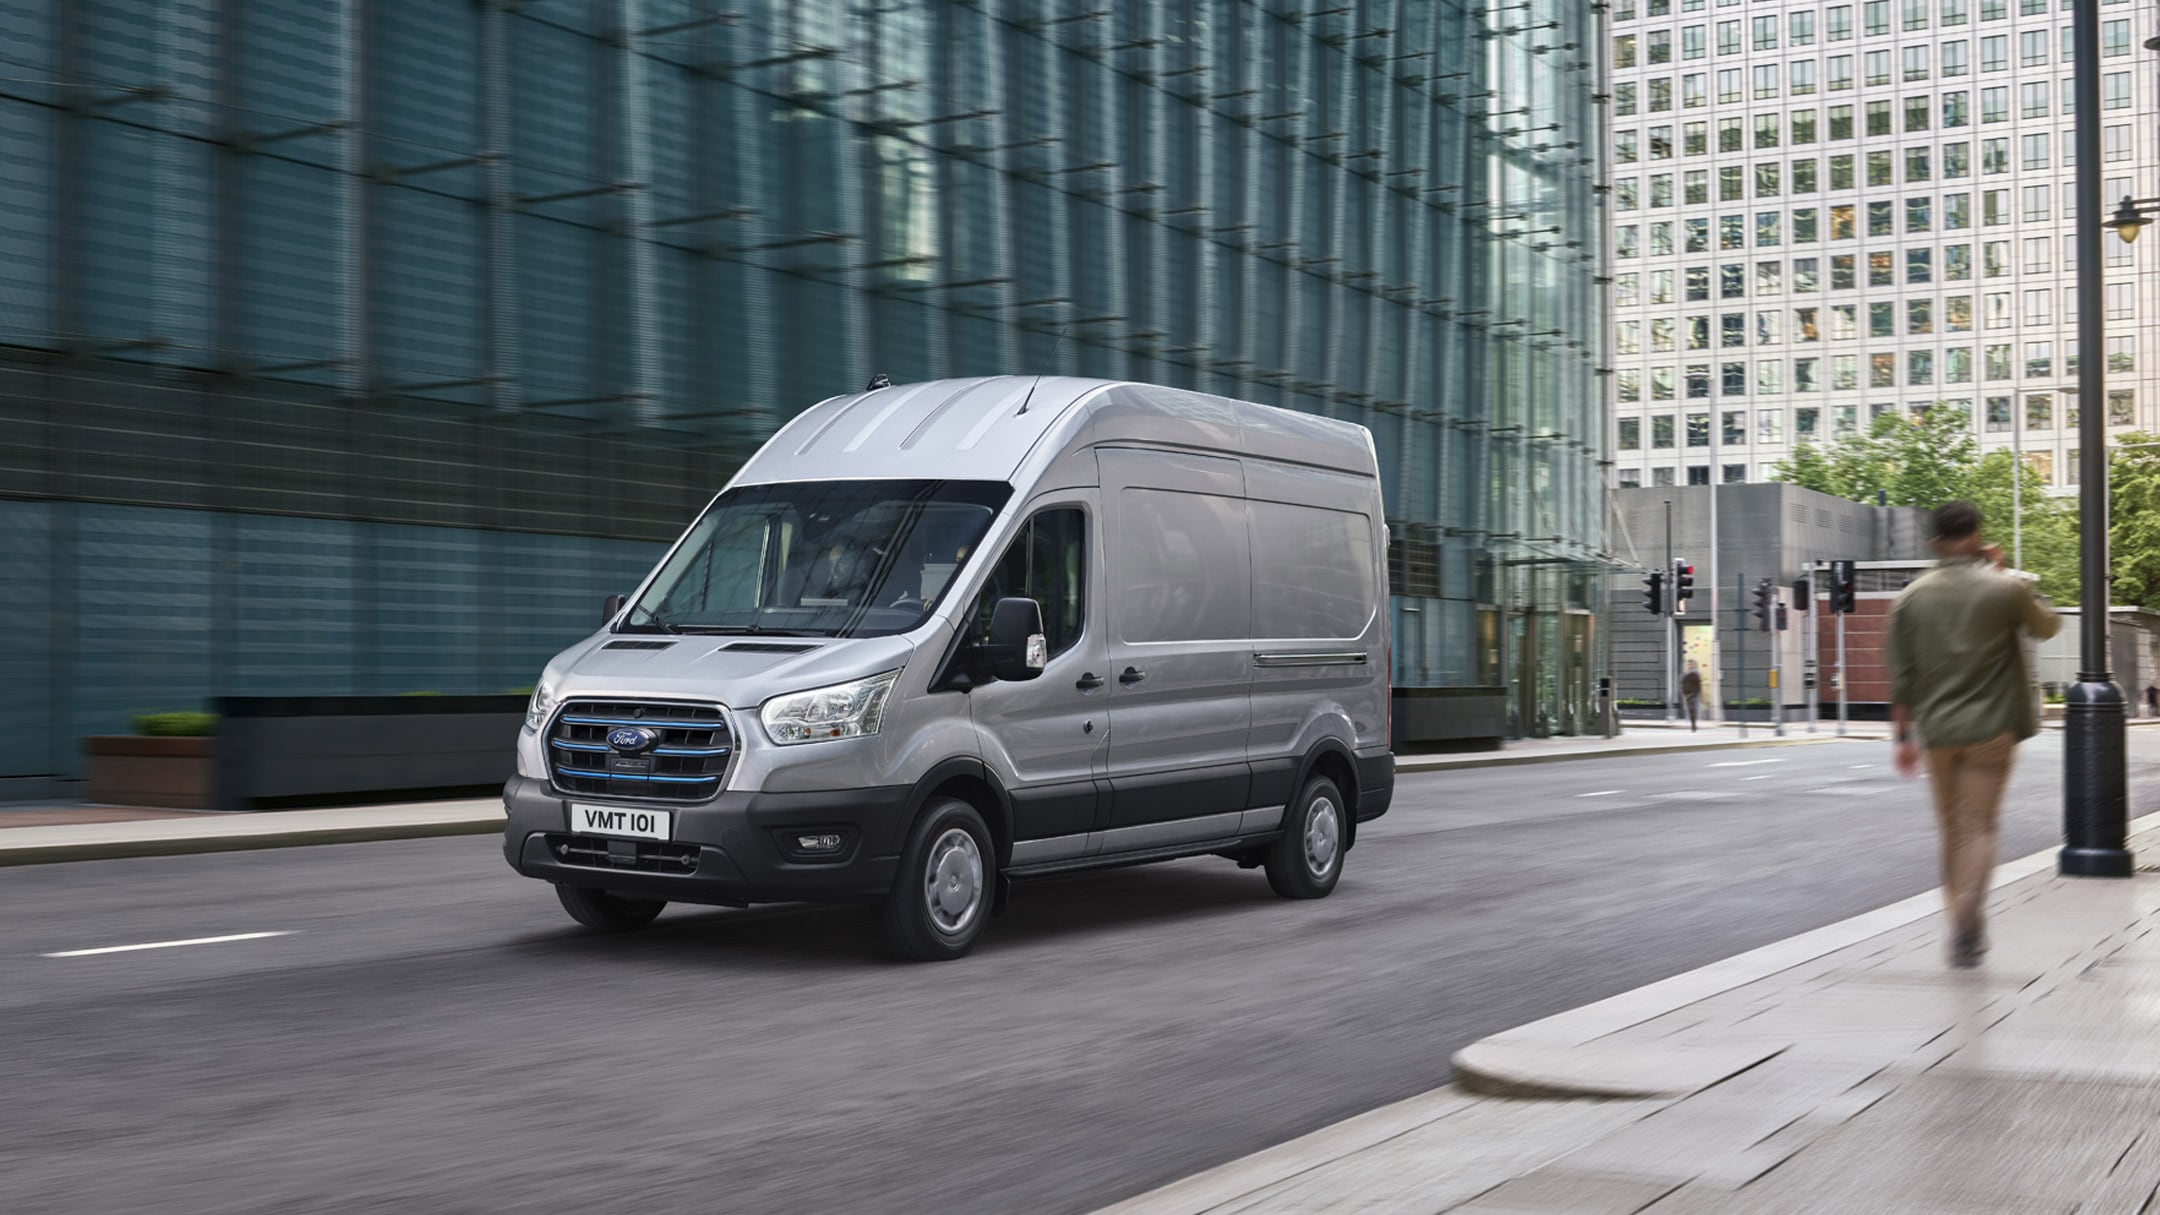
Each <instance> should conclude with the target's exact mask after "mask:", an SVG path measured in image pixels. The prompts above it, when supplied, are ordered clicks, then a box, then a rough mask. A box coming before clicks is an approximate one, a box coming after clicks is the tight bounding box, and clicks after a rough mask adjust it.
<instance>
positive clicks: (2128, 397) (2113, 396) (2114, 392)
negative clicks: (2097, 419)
mask: <svg viewBox="0 0 2160 1215" xmlns="http://www.w3.org/2000/svg"><path fill="white" fill-rule="evenodd" d="M2107 411H2108V425H2110V426H2135V425H2137V392H2136V390H2135V389H2130V388H2111V389H2109V390H2108V394H2107Z"/></svg>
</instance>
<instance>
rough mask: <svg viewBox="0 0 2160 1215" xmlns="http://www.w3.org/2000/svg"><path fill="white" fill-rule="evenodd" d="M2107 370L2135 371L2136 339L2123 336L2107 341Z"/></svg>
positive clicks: (2126, 335)
mask: <svg viewBox="0 0 2160 1215" xmlns="http://www.w3.org/2000/svg"><path fill="white" fill-rule="evenodd" d="M2107 369H2108V371H2109V372H2111V373H2112V372H2118V371H2136V370H2137V339H2136V338H2134V337H2132V336H2130V335H2128V334H2123V335H2120V336H2116V337H2110V338H2108V340H2107Z"/></svg>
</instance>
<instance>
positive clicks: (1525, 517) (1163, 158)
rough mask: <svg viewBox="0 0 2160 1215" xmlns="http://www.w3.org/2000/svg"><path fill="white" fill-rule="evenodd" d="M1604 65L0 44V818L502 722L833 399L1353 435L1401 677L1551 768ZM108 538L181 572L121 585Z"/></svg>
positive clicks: (1315, 32) (110, 16)
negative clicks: (197, 733) (157, 539)
mask: <svg viewBox="0 0 2160 1215" xmlns="http://www.w3.org/2000/svg"><path fill="white" fill-rule="evenodd" d="M1597 21H1598V17H1597V16H1596V14H1594V13H1593V12H1591V10H1590V6H1586V5H1580V4H1575V3H1568V2H1565V0H1528V2H1527V3H1511V4H1506V5H1501V4H1485V3H1468V4H1457V3H1431V2H1428V0H1355V2H1353V3H1346V4H1342V5H1332V6H1326V7H1324V8H1316V9H1314V10H1313V11H1310V12H1307V11H1302V10H1284V9H1282V8H1281V7H1280V6H1275V5H1262V4H1258V3H1253V2H1251V0H1170V2H1157V3H1132V4H1118V5H1097V6H1092V7H1091V6H1088V5H1077V4H1076V5H1065V6H1057V5H1048V6H1046V5H1043V4H1040V3H1034V2H1032V0H1028V2H1023V0H985V2H983V3H976V4H960V3H949V2H945V0H890V2H888V3H883V4H879V5H873V6H863V5H857V4H851V3H841V2H839V0H787V2H784V3H783V2H781V0H735V2H730V3H727V4H720V3H717V2H716V0H603V2H594V0H525V2H522V3H501V2H495V0H426V2H422V0H80V2H68V0H16V2H15V3H11V4H9V5H7V6H5V7H4V8H0V69H4V70H0V163H5V164H7V165H9V166H10V169H9V172H8V173H7V174H5V175H0V538H4V539H0V542H4V543H6V544H7V545H9V546H10V551H12V552H15V553H16V555H18V556H21V557H23V559H24V562H26V563H27V564H21V565H18V568H31V569H36V570H38V571H40V576H39V577H36V578H33V579H29V580H27V581H24V582H22V583H21V585H19V586H18V587H17V588H16V589H15V590H14V591H12V592H10V593H11V594H12V595H13V596H14V597H15V599H19V600H21V602H20V603H14V601H13V600H10V601H9V602H10V603H12V604H13V606H15V607H17V608H19V609H21V610H22V611H24V612H27V613H29V618H30V619H32V620H35V621H37V622H38V625H39V626H40V627H43V628H44V629H45V631H46V633H47V635H48V642H49V644H48V645H46V646H44V647H42V649H41V651H40V652H39V653H38V654H36V655H34V656H25V655H20V654H18V655H13V656H10V657H9V658H7V659H5V660H0V661H5V662H8V663H12V664H15V665H13V666H10V667H8V668H7V669H6V670H5V671H4V672H0V675H4V676H5V677H6V678H7V680H8V682H9V683H10V686H28V687H37V688H42V689H45V695H46V700H45V701H44V702H42V703H39V702H37V701H35V700H33V702H32V703H31V707H30V709H28V710H26V712H33V713H35V714H36V715H37V716H38V718H39V720H41V721H48V722H53V723H57V724H54V725H52V726H50V728H49V730H48V733H49V734H50V737H46V738H44V739H43V741H42V742H39V743H36V744H29V743H11V744H8V745H10V746H14V747H15V748H16V749H17V751H18V752H21V753H11V754H6V755H4V756H0V775H4V774H6V773H8V772H24V771H40V770H51V771H57V770H60V768H55V767H54V766H53V765H54V764H59V765H62V766H63V767H67V766H71V765H72V762H73V761H72V758H71V757H72V754H73V750H74V747H75V745H76V744H75V739H74V736H75V735H78V734H81V733H89V732H97V731H99V730H108V729H113V728H117V727H118V726H120V725H121V724H122V723H121V722H120V721H119V720H118V719H119V717H120V716H121V715H122V714H124V712H126V711H127V710H130V709H145V710H146V709H157V708H172V707H186V706H187V705H189V704H192V703H195V702H197V701H199V700H200V699H202V698H203V697H205V696H210V695H217V694H227V693H251V692H256V691H263V690H276V691H281V692H284V691H293V690H299V689H301V688H302V687H303V686H304V688H305V689H306V690H311V691H319V692H323V693H343V692H385V691H406V690H431V691H443V692H464V691H493V690H500V689H502V688H503V687H506V686H514V685H517V684H521V683H525V682H527V681H529V679H530V677H531V671H532V669H533V668H534V667H535V666H536V665H537V662H538V660H539V658H540V657H541V656H544V655H545V654H546V653H548V652H550V651H552V649H554V648H555V647H557V646H559V645H560V644H562V643H563V642H565V641H566V640H568V639H570V638H573V637H575V636H577V635H578V634H579V633H581V632H582V631H584V629H585V628H586V627H589V624H590V621H589V619H587V617H588V616H589V615H590V612H591V610H592V609H591V607H590V606H588V605H586V603H585V601H586V600H587V599H592V600H593V601H594V602H595V603H596V602H597V598H598V595H599V594H601V593H604V592H606V591H611V590H619V589H623V587H622V583H623V582H624V580H625V579H626V578H628V577H630V576H631V575H632V574H633V573H634V571H635V570H636V569H637V568H638V567H639V566H640V565H641V564H642V563H644V562H646V561H648V560H650V558H651V554H652V551H653V546H654V545H655V544H657V543H659V542H661V541H664V540H665V539H666V538H668V536H669V535H671V534H672V532H673V531H674V530H675V529H676V528H678V527H679V526H680V525H681V523H682V522H683V521H684V520H686V519H687V518H688V517H689V515H690V514H691V513H693V512H694V510H695V509H696V508H697V506H698V505H699V504H700V503H702V502H703V501H704V500H705V499H706V498H707V497H708V496H709V495H710V494H711V493H712V492H714V491H715V490H717V489H718V488H719V486H720V485H721V484H722V483H724V481H725V479H726V477H727V476H728V474H729V472H730V471H731V470H732V469H733V467H735V465H736V464H738V463H739V462H740V460H741V459H742V458H743V456H744V455H746V454H747V453H748V452H750V451H752V450H755V448H756V447H757V445H758V444H759V443H760V442H762V441H763V439H764V438H765V437H766V436H767V435H769V434H770V433H771V432H772V431H773V430H774V429H775V428H776V427H777V426H778V425H779V424H781V423H782V422H784V421H785V420H786V419H787V418H788V417H790V416H791V415H792V414H793V413H794V412H796V411H798V410H800V409H802V408H803V407H805V406H807V405H809V404H811V403H813V402H815V401H818V400H820V399H823V398H825V397H827V396H831V395H833V394H835V393H838V392H843V391H850V390H853V389H857V388H859V387H860V386H861V385H862V383H863V382H864V381H866V380H867V379H868V378H869V376H870V375H871V374H872V373H873V372H884V373H886V374H889V375H890V376H891V377H892V378H893V379H894V380H895V381H906V380H911V379H921V378H927V377H934V376H951V375H975V374H986V373H997V372H1014V371H1052V372H1064V373H1071V374H1082V375H1098V376H1106V377H1117V378H1130V379H1138V380H1148V381H1155V382H1161V383H1165V384H1172V385H1178V386H1183V387H1191V388H1198V389H1202V390H1206V391H1211V392H1216V393H1221V394H1224V395H1227V396H1235V397H1242V398H1247V399H1252V400H1257V401H1263V402H1268V403H1271V404H1278V405H1283V406H1286V407H1289V408H1295V409H1302V410H1307V411H1311V412H1315V413H1322V414H1327V415H1330V416H1335V417H1341V418H1347V419H1350V420H1353V421H1357V422H1360V423H1362V424H1364V425H1366V426H1368V427H1370V428H1372V430H1373V432H1374V435H1375V440H1376V444H1377V447H1378V451H1379V454H1380V457H1381V465H1382V468H1383V473H1384V477H1385V480H1386V490H1387V498H1388V502H1389V508H1390V515H1391V519H1390V522H1391V525H1392V527H1393V529H1394V532H1393V534H1394V536H1395V537H1396V539H1397V541H1398V549H1397V555H1396V560H1395V562H1394V565H1395V567H1396V568H1395V574H1396V582H1397V586H1398V589H1399V590H1400V591H1401V592H1402V593H1401V594H1400V596H1399V597H1398V599H1397V601H1396V608H1395V610H1396V611H1397V614H1398V615H1397V624H1398V638H1399V640H1398V642H1397V647H1396V653H1395V663H1396V678H1397V682H1398V683H1399V684H1403V685H1412V686H1414V685H1435V686H1480V687H1486V688H1491V689H1494V690H1495V691H1498V690H1500V689H1503V688H1508V689H1513V690H1514V692H1515V695H1514V696H1513V697H1512V698H1511V705H1512V706H1513V713H1512V716H1513V718H1514V720H1515V721H1516V723H1517V728H1518V729H1520V730H1523V731H1525V732H1534V731H1537V730H1541V729H1563V728H1567V723H1568V722H1570V721H1571V720H1573V719H1574V718H1575V716H1576V715H1575V714H1572V713H1571V712H1569V711H1568V710H1567V709H1566V707H1565V706H1566V704H1567V696H1568V692H1567V691H1566V687H1565V684H1566V682H1567V681H1566V679H1564V678H1562V677H1561V676H1562V675H1563V674H1564V673H1565V672H1567V671H1568V670H1570V669H1571V668H1570V667H1568V665H1567V663H1566V662H1565V661H1563V656H1564V655H1565V654H1566V652H1567V645H1566V644H1565V642H1564V640H1562V639H1564V638H1565V637H1566V636H1568V635H1569V634H1568V627H1573V626H1562V625H1560V624H1559V623H1558V621H1559V619H1560V618H1561V617H1563V616H1566V615H1567V614H1568V613H1570V612H1574V611H1578V610H1580V607H1579V604H1578V602H1577V601H1576V600H1575V599H1573V598H1571V597H1570V596H1569V595H1568V594H1567V593H1566V588H1567V587H1568V586H1570V585H1572V576H1571V575H1570V574H1568V573H1567V572H1566V571H1569V570H1572V569H1574V568H1575V567H1576V566H1577V565H1578V564H1580V563H1581V562H1583V561H1585V560H1588V559H1589V558H1591V557H1592V556H1593V555H1594V554H1595V553H1596V552H1597V551H1599V549H1600V548H1601V546H1602V522H1601V518H1600V510H1599V506H1598V502H1599V496H1598V486H1599V484H1600V481H1601V478H1600V477H1599V475H1598V462H1599V460H1600V459H1601V458H1602V457H1603V455H1604V453H1603V451H1602V450H1601V444H1602V441H1603V439H1602V436H1603V432H1604V426H1603V424H1602V418H1601V414H1600V412H1599V411H1600V404H1599V393H1598V392H1597V389H1596V378H1595V377H1596V372H1597V367H1598V364H1599V361H1600V360H1599V355H1600V353H1601V350H1600V347H1601V341H1602V338H1601V335H1602V333H1603V329H1604V318H1603V313H1602V302H1601V300H1600V295H1599V290H1600V289H1599V288H1598V287H1597V286H1596V285H1595V280H1596V278H1597V276H1598V275H1599V274H1600V273H1601V258H1602V253H1603V249H1602V242H1603V235H1602V234H1603V231H1604V228H1605V222H1604V216H1603V200H1602V198H1601V196H1598V195H1596V194H1594V193H1593V190H1592V186H1593V184H1594V183H1595V181H1596V180H1597V179H1598V173H1599V165H1598V164H1597V157H1598V156H1599V154H1600V153H1599V148H1600V147H1601V144H1602V139H1601V136H1600V134H1599V117H1598V112H1597V109H1596V107H1595V104H1594V102H1593V100H1592V94H1593V93H1594V92H1595V90H1596V87H1597V76H1598V73H1597V68H1596V62H1595V61H1596V48H1597V47H1598V46H1600V45H1601V39H1602V31H1600V30H1599V29H1597V28H1596V22H1597ZM114 512H123V514H124V512H136V513H135V514H125V515H124V518H123V516H122V515H116V514H114ZM116 528H117V529H119V531H120V532H121V533H123V534H125V535H129V536H138V537H139V536H147V535H154V534H159V531H160V529H163V530H164V531H167V532H170V533H171V535H173V536H174V537H185V538H186V539H185V540H184V541H182V540H176V541H175V542H174V543H171V544H167V545H160V546H157V554H156V558H157V559H156V562H153V564H159V565H160V568H161V569H163V571H164V572H163V573H161V574H160V575H159V576H157V577H145V576H143V574H144V570H145V569H146V568H147V567H146V566H145V565H144V564H142V562H143V561H147V560H148V559H149V558H148V555H147V554H145V555H143V556H142V557H140V558H137V557H130V556H127V555H125V554H122V553H120V552H119V551H118V550H117V549H115V548H113V547H112V546H111V545H109V544H103V543H100V542H99V541H98V539H97V537H99V536H100V535H102V534H105V531H109V530H111V529H116ZM101 529H105V531H101ZM400 529H402V530H400ZM270 554H276V556H271V555H270ZM167 567H169V568H167ZM176 588H179V589H176ZM93 602H94V604H95V606H96V609H97V610H96V611H94V612H92V611H85V610H84V609H85V608H86V606H89V605H91V604H93ZM543 604H544V605H547V606H546V607H545V608H544V609H543V608H542V607H541V606H540V605H543ZM91 621H98V622H102V623H101V624H96V625H94V624H92V623H90V622H91ZM101 628H103V629H106V630H108V634H109V635H105V636H93V635H92V634H93V633H96V632H98V631H99V629H101ZM153 655H155V658H154V660H153ZM450 655H454V656H455V661H451V662H447V663H446V662H445V661H443V660H444V658H445V657H446V656H450ZM33 665H34V666H35V669H32V666H33ZM14 703H16V704H22V703H23V701H22V700H21V699H19V698H18V699H17V700H16V701H15V702H14ZM9 737H13V738H29V737H31V734H30V733H29V732H27V731H26V732H25V733H23V734H20V735H16V734H12V733H10V732H8V731H0V738H9ZM32 752H35V753H34V754H33V753H32ZM54 757H60V758H57V759H56V758H54ZM40 765H44V766H43V767H42V768H41V767H40Z"/></svg>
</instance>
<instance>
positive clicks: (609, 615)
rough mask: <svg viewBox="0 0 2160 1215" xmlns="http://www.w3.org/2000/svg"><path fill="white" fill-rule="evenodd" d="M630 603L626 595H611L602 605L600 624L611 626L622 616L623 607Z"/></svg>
mask: <svg viewBox="0 0 2160 1215" xmlns="http://www.w3.org/2000/svg"><path fill="white" fill-rule="evenodd" d="M628 602H630V599H629V597H628V596H626V595H609V596H608V597H607V598H606V599H604V600H602V601H601V603H600V623H602V624H609V623H612V622H613V621H614V619H615V618H616V617H617V616H620V615H622V610H623V605H624V604H626V603H628Z"/></svg>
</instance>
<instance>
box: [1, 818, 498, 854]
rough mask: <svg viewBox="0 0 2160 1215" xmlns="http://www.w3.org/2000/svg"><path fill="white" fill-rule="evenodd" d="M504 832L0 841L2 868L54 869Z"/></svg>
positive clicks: (483, 828)
mask: <svg viewBox="0 0 2160 1215" xmlns="http://www.w3.org/2000/svg"><path fill="white" fill-rule="evenodd" d="M163 821H171V820H163ZM98 825H99V826H104V825H106V824H98ZM502 828H503V819H502V816H501V815H499V814H498V815H496V816H495V817H493V818H484V819H452V820H445V821H442V822H433V823H363V824H358V825H352V826H324V827H301V828H296V829H294V830H290V831H278V832H264V833H262V834H257V835H204V836H193V837H189V836H174V837H169V838H165V839H158V838H148V839H114V840H83V841H76V842H71V843H55V844H34V843H33V844H21V845H14V844H9V843H8V842H7V841H6V840H5V839H0V867H5V866H9V865H49V864H56V863H59V862H63V861H108V860H121V859H125V858H130V857H146V856H187V855H192V854H196V853H205V852H254V851H258V850H261V849H266V848H305V847H310V846H313V845H317V844H364V843H378V842H381V841H384V840H410V839H432V838H437V837H441V836H453V835H489V834H493V833H495V832H499V831H501V830H502ZM14 830H18V831H36V830H40V828H36V827H19V828H14Z"/></svg>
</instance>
